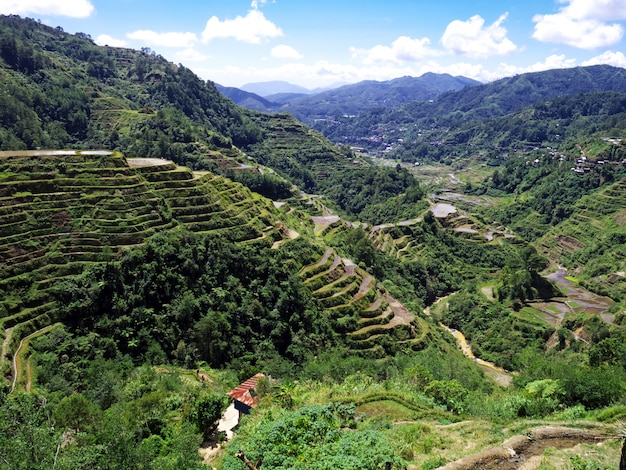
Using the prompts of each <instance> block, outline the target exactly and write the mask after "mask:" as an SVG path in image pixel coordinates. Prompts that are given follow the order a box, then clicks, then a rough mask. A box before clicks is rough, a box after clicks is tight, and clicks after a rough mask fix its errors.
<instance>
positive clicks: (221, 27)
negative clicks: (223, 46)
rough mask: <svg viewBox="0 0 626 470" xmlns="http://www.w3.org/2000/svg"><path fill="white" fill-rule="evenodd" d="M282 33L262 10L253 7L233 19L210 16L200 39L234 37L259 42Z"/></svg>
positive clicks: (206, 40)
mask: <svg viewBox="0 0 626 470" xmlns="http://www.w3.org/2000/svg"><path fill="white" fill-rule="evenodd" d="M282 35H283V32H282V30H281V29H280V28H279V27H278V26H276V25H275V24H274V23H272V22H271V21H269V20H268V19H267V18H265V16H264V15H263V13H262V12H260V11H259V10H257V9H254V10H250V11H249V12H248V14H247V15H246V16H243V17H242V16H237V17H236V18H235V19H234V20H224V21H221V20H220V19H219V18H218V17H216V16H212V17H211V18H209V21H207V23H206V28H204V31H203V32H202V41H203V42H205V43H206V42H209V41H211V40H212V39H216V38H235V39H236V40H238V41H243V42H248V43H251V44H259V43H261V41H262V40H263V39H266V38H275V37H279V36H282Z"/></svg>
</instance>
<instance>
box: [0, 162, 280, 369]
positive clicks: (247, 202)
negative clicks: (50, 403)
mask: <svg viewBox="0 0 626 470" xmlns="http://www.w3.org/2000/svg"><path fill="white" fill-rule="evenodd" d="M130 163H131V164H130V165H129V161H127V160H126V159H125V158H124V156H123V155H121V154H119V153H116V152H108V151H69V150H64V151H22V152H19V151H18V152H0V226H1V229H0V263H1V265H2V268H3V269H2V273H1V275H0V292H2V293H3V295H2V298H1V300H0V323H1V324H2V331H3V335H2V336H3V338H7V344H6V347H4V348H3V351H4V354H5V357H4V358H3V362H4V361H6V360H8V356H10V355H11V354H12V353H13V352H14V349H15V348H16V347H17V345H18V344H19V342H20V339H21V338H22V337H25V336H26V335H28V334H31V333H32V332H33V331H36V330H38V329H40V328H44V327H47V326H48V325H50V324H51V323H53V322H55V321H58V320H60V319H62V318H61V317H60V316H59V315H60V313H59V309H58V305H57V304H56V302H55V285H56V284H57V283H58V282H59V281H61V280H62V279H64V278H66V277H68V276H72V275H75V274H78V273H80V272H82V271H83V270H84V269H86V268H87V267H89V266H93V265H94V264H98V263H105V262H111V261H115V260H117V259H119V257H120V255H121V254H122V253H123V252H125V251H127V250H128V249H130V248H132V247H135V246H138V245H141V244H143V243H144V242H145V241H146V240H147V239H149V238H150V237H151V236H152V235H154V234H156V233H161V232H168V231H170V230H172V229H174V228H176V227H179V226H184V227H185V228H186V229H187V230H189V231H191V232H195V233H202V234H211V235H213V236H219V237H220V238H223V239H227V240H232V241H237V242H244V241H256V242H260V243H265V244H267V245H270V246H271V245H272V244H273V243H274V242H276V241H278V240H281V239H282V238H283V233H284V231H281V227H282V223H281V222H280V219H281V218H282V215H281V214H282V212H281V211H279V210H278V209H277V208H276V207H275V206H274V205H273V204H272V203H271V202H270V201H269V200H266V199H263V198H260V197H259V196H258V195H254V194H253V193H251V192H250V191H248V190H247V189H246V188H245V187H243V186H241V185H240V184H237V183H233V182H231V181H229V180H227V179H225V178H223V177H220V176H217V175H214V174H212V173H208V172H203V173H193V172H192V171H191V170H189V169H187V168H180V167H177V166H176V165H175V164H173V163H172V162H166V161H157V162H154V161H152V160H149V161H142V160H130ZM285 235H286V234H285ZM5 330H6V331H9V333H6V332H5ZM4 364H6V362H4ZM3 371H4V373H7V370H6V369H3Z"/></svg>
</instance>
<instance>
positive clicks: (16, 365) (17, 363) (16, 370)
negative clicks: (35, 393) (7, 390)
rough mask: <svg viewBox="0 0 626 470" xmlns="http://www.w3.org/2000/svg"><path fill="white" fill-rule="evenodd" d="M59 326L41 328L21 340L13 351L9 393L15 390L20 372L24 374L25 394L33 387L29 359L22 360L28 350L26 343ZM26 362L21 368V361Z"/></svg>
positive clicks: (55, 324) (54, 324)
mask: <svg viewBox="0 0 626 470" xmlns="http://www.w3.org/2000/svg"><path fill="white" fill-rule="evenodd" d="M59 325H61V323H53V324H52V325H48V326H46V327H44V328H41V329H39V330H37V331H34V332H33V333H31V334H29V335H28V336H26V337H25V338H22V339H21V341H20V344H19V346H18V347H17V349H16V350H15V354H14V355H13V381H12V382H11V393H13V391H14V390H15V387H16V385H17V384H18V382H19V381H20V374H21V372H25V374H26V382H25V383H24V388H25V390H26V391H27V392H30V391H31V389H32V385H33V374H32V368H31V363H30V358H25V359H24V358H23V354H24V352H26V351H27V350H28V343H29V342H30V340H31V339H33V338H36V337H38V336H41V335H43V334H46V333H48V332H49V331H51V330H53V329H54V328H56V327H57V326H59ZM24 360H25V361H26V364H25V367H22V363H23V361H24Z"/></svg>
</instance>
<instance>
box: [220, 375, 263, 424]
mask: <svg viewBox="0 0 626 470" xmlns="http://www.w3.org/2000/svg"><path fill="white" fill-rule="evenodd" d="M265 377H266V376H265V375H264V374H260V373H259V374H256V375H255V376H253V377H250V378H249V379H248V380H246V381H245V382H243V383H241V384H239V385H237V386H236V387H235V388H233V389H232V390H231V391H230V392H228V396H229V397H231V398H232V399H233V400H235V409H236V410H238V411H239V412H240V413H245V414H248V413H250V410H251V409H252V408H255V407H256V406H257V405H258V404H259V397H258V395H257V394H256V386H257V384H258V383H259V379H262V378H265Z"/></svg>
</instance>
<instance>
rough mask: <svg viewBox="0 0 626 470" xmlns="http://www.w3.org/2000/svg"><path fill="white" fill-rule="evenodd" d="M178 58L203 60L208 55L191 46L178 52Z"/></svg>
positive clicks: (187, 60)
mask: <svg viewBox="0 0 626 470" xmlns="http://www.w3.org/2000/svg"><path fill="white" fill-rule="evenodd" d="M176 59H177V60H178V61H179V62H202V61H204V60H206V59H207V56H206V55H204V54H203V53H202V52H199V51H197V50H195V49H194V48H192V47H190V48H188V49H184V50H182V51H180V52H178V53H176Z"/></svg>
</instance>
